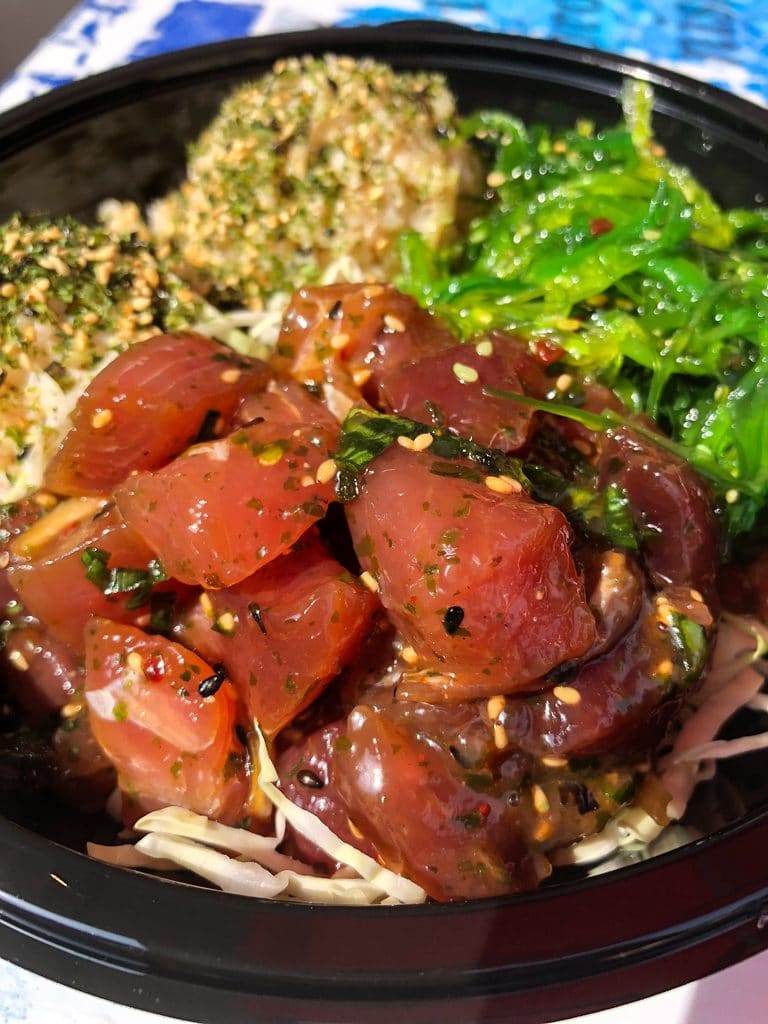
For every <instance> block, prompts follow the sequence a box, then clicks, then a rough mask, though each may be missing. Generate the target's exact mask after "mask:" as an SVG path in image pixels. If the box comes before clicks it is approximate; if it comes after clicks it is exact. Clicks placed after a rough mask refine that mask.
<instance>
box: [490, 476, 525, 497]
mask: <svg viewBox="0 0 768 1024" xmlns="http://www.w3.org/2000/svg"><path fill="white" fill-rule="evenodd" d="M484 482H485V486H486V487H487V488H488V490H489V491H495V493H496V494H519V493H520V492H521V491H522V489H523V488H522V485H521V484H520V483H518V481H517V480H513V479H512V477H509V476H487V477H486V478H485V481H484Z"/></svg>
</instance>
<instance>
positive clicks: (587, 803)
mask: <svg viewBox="0 0 768 1024" xmlns="http://www.w3.org/2000/svg"><path fill="white" fill-rule="evenodd" d="M568 796H572V797H573V799H574V802H575V804H576V807H577V808H578V811H579V814H589V813H590V811H596V810H597V809H598V803H597V801H596V800H595V798H594V796H593V795H592V792H591V790H589V789H588V788H587V787H586V786H585V785H584V783H583V782H561V783H560V799H561V800H562V801H563V803H564V802H565V800H566V798H567V797H568Z"/></svg>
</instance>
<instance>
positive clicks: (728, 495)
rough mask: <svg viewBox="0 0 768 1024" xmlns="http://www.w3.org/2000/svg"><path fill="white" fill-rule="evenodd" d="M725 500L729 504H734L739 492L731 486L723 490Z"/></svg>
mask: <svg viewBox="0 0 768 1024" xmlns="http://www.w3.org/2000/svg"><path fill="white" fill-rule="evenodd" d="M725 500H726V501H727V502H728V504H729V505H735V504H736V502H737V501H738V500H739V492H738V491H737V490H736V488H735V487H731V489H730V490H729V491H726V492H725Z"/></svg>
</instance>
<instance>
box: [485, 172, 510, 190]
mask: <svg viewBox="0 0 768 1024" xmlns="http://www.w3.org/2000/svg"><path fill="white" fill-rule="evenodd" d="M485 180H486V182H487V184H488V187H489V188H499V186H500V185H503V184H504V182H505V181H506V180H507V176H506V174H504V172H503V171H491V173H490V174H489V175H488V177H487V178H486V179H485Z"/></svg>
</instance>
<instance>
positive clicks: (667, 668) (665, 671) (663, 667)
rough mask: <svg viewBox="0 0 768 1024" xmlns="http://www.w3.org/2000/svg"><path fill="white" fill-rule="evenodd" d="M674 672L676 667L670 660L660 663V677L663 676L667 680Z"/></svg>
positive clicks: (658, 672) (657, 669)
mask: <svg viewBox="0 0 768 1024" xmlns="http://www.w3.org/2000/svg"><path fill="white" fill-rule="evenodd" d="M673 670H674V667H673V665H672V662H671V660H670V659H669V658H665V659H664V660H663V661H660V662H659V664H658V665H657V666H656V674H657V675H659V676H663V677H665V678H666V677H668V676H671V675H672V672H673Z"/></svg>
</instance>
